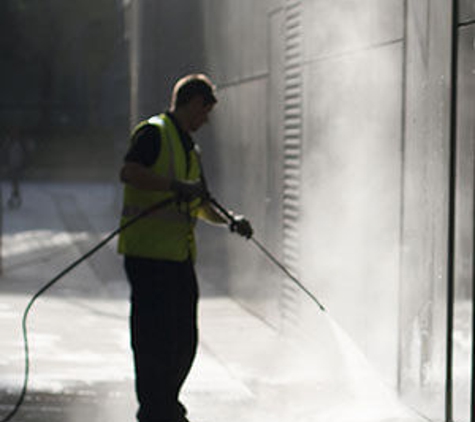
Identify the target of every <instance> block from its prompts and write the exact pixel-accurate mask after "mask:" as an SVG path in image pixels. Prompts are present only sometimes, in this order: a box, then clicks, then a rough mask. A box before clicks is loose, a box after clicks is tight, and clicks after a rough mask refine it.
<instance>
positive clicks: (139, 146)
mask: <svg viewBox="0 0 475 422" xmlns="http://www.w3.org/2000/svg"><path fill="white" fill-rule="evenodd" d="M166 115H167V116H168V117H169V118H170V119H171V121H172V122H173V124H174V125H175V127H176V128H177V131H178V135H179V136H180V140H181V143H182V146H183V149H184V150H185V152H186V154H185V155H186V161H187V166H188V165H189V153H190V151H191V150H192V149H193V148H194V146H195V144H194V142H193V139H192V138H191V136H190V135H189V134H188V133H186V132H184V131H183V130H182V129H181V127H180V125H179V124H178V121H177V120H176V118H175V116H173V114H172V113H170V112H167V113H166ZM161 143H162V139H161V134H160V129H159V128H158V127H157V126H155V125H145V126H143V127H141V128H140V129H139V130H138V131H137V132H135V133H134V134H133V138H132V144H131V146H130V148H129V150H128V151H127V154H126V155H125V158H124V161H126V162H132V163H138V164H142V165H143V166H146V167H152V166H153V165H154V164H155V163H156V161H157V159H158V157H159V155H160V148H161Z"/></svg>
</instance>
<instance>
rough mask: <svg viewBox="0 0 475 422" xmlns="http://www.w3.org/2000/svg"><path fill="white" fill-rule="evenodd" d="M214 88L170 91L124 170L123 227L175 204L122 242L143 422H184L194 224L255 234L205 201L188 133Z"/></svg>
mask: <svg viewBox="0 0 475 422" xmlns="http://www.w3.org/2000/svg"><path fill="white" fill-rule="evenodd" d="M216 102H217V99H216V96H215V88H214V86H213V85H212V83H211V81H210V80H209V79H208V78H207V77H206V76H204V75H201V74H198V75H188V76H186V77H184V78H182V79H180V80H179V81H178V82H177V84H176V85H175V87H174V89H173V94H172V100H171V106H170V110H169V111H168V112H166V113H164V114H161V115H159V116H154V117H152V118H150V119H148V120H147V121H145V122H142V123H140V124H139V125H138V126H137V127H136V129H135V130H134V132H133V134H132V137H131V146H130V149H129V151H128V153H127V155H126V157H125V163H124V165H123V167H122V170H121V180H122V182H123V183H124V184H125V185H124V207H123V211H122V223H126V222H127V221H128V220H129V219H130V218H132V217H133V216H134V215H137V214H138V213H139V212H141V211H143V210H144V209H147V208H148V207H150V206H151V205H153V204H155V203H159V202H160V201H163V200H165V199H167V198H171V197H175V198H176V200H175V201H173V202H172V203H171V204H169V205H167V206H166V207H164V208H161V209H158V210H156V211H154V212H152V213H151V214H149V215H147V216H146V217H144V218H142V219H140V220H139V221H137V222H136V223H134V224H133V225H131V226H130V227H128V228H127V229H125V230H124V231H123V232H122V233H121V234H120V237H119V252H120V253H122V254H123V255H124V265H125V270H126V274H127V277H128V280H129V282H130V286H131V341H132V348H133V352H134V362H135V374H136V392H137V398H138V401H139V411H138V413H137V418H138V420H139V421H140V422H186V421H187V419H186V409H185V407H184V406H183V405H182V404H181V403H180V401H179V392H180V389H181V386H182V384H183V382H184V381H185V379H186V377H187V375H188V372H189V371H190V369H191V365H192V362H193V359H194V357H195V353H196V346H197V321H196V307H197V300H198V287H197V281H196V275H195V270H194V262H195V257H196V248H195V239H194V226H195V221H196V219H197V218H201V219H204V220H206V221H208V222H211V223H216V224H227V223H228V224H229V223H232V224H231V226H230V227H231V228H232V230H233V231H236V232H237V233H239V234H241V235H242V236H245V237H247V238H249V237H251V236H252V227H251V225H250V223H249V222H248V221H247V220H246V219H244V218H243V217H242V216H236V217H234V218H233V222H228V221H227V219H226V218H225V216H223V215H222V214H221V213H220V212H219V210H217V209H216V208H215V207H214V206H213V204H212V203H210V202H208V200H207V192H206V186H205V183H204V177H203V173H202V168H201V166H200V160H199V152H198V150H197V147H196V146H195V144H194V142H193V140H192V137H191V134H192V133H193V132H195V131H197V130H198V129H199V128H200V127H201V126H202V125H203V124H205V123H206V122H207V121H208V115H209V114H210V112H211V110H212V109H213V107H214V105H215V104H216Z"/></svg>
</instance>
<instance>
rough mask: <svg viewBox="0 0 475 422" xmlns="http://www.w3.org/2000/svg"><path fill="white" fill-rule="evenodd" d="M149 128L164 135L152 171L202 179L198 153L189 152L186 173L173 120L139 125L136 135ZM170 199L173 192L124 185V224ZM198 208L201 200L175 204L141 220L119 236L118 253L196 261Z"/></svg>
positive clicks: (156, 119)
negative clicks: (149, 126)
mask: <svg viewBox="0 0 475 422" xmlns="http://www.w3.org/2000/svg"><path fill="white" fill-rule="evenodd" d="M147 124H148V125H154V126H156V127H157V128H158V129H159V130H160V135H161V146H160V154H159V157H158V159H157V161H156V162H155V164H154V165H153V166H152V170H153V171H154V172H155V173H156V174H157V175H159V176H165V177H168V178H170V179H172V180H173V179H178V180H190V181H193V180H197V179H199V178H200V177H201V167H200V164H199V158H198V155H197V151H195V150H192V151H191V152H190V154H189V165H188V170H187V160H186V151H185V150H184V148H183V145H182V142H181V140H180V136H179V134H178V131H177V128H176V127H175V125H174V124H173V122H172V120H171V119H170V118H169V117H168V116H167V115H165V114H161V115H159V116H154V117H152V118H150V119H148V120H146V121H144V122H142V123H140V124H139V125H138V126H137V127H136V128H135V130H134V133H135V132H136V131H137V130H139V129H140V128H142V127H143V126H144V125H147ZM131 139H134V136H132V137H131ZM171 196H173V194H172V192H158V191H145V190H140V189H136V188H134V187H133V186H130V185H128V184H125V185H124V205H123V209H122V219H121V224H125V223H127V221H129V220H130V219H131V218H132V217H133V216H135V215H137V214H138V213H140V212H141V211H143V210H145V209H147V208H149V207H150V206H152V205H153V204H156V203H158V202H160V201H163V200H165V199H167V198H170V197H171ZM199 205H200V200H194V201H192V202H190V203H180V204H178V203H175V202H173V203H172V204H170V205H168V206H166V207H165V208H161V209H158V210H157V211H154V212H152V213H151V214H149V215H147V216H145V217H143V218H141V219H140V220H138V221H137V222H135V223H133V224H132V225H131V226H129V227H128V228H126V229H125V230H123V231H122V232H121V233H120V235H119V244H118V252H119V253H121V254H124V255H127V256H136V257H142V258H153V259H165V260H170V261H185V260H186V259H188V258H191V259H192V260H195V259H196V242H195V236H194V227H195V224H196V216H197V214H198V208H199Z"/></svg>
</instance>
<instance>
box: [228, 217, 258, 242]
mask: <svg viewBox="0 0 475 422" xmlns="http://www.w3.org/2000/svg"><path fill="white" fill-rule="evenodd" d="M229 229H230V230H231V231H232V232H236V233H237V234H240V235H241V236H243V237H245V238H246V239H250V238H251V237H252V235H253V233H254V230H253V229H252V226H251V223H250V222H249V221H248V220H246V219H245V218H244V216H242V215H235V216H234V217H233V221H232V222H231V224H230V225H229Z"/></svg>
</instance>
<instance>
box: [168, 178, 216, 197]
mask: <svg viewBox="0 0 475 422" xmlns="http://www.w3.org/2000/svg"><path fill="white" fill-rule="evenodd" d="M170 189H171V190H172V191H173V192H175V193H176V195H177V197H178V200H179V201H185V202H189V201H192V200H193V199H197V198H205V197H206V196H207V195H208V192H207V191H206V189H205V186H204V185H203V183H202V182H201V181H195V182H190V181H187V180H173V181H172V182H171V183H170Z"/></svg>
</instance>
